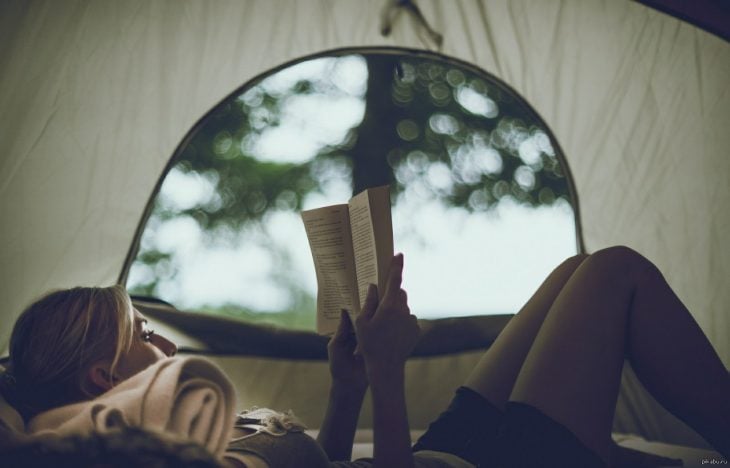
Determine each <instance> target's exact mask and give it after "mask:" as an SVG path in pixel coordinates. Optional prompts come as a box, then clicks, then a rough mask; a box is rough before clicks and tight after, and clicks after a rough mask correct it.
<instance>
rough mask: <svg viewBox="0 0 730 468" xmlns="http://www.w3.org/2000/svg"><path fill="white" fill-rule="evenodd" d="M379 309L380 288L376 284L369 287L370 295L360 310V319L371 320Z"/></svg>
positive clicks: (366, 297)
mask: <svg viewBox="0 0 730 468" xmlns="http://www.w3.org/2000/svg"><path fill="white" fill-rule="evenodd" d="M377 309H378V287H377V286H375V285H374V284H369V285H368V293H367V295H366V296H365V301H364V302H363V304H362V308H361V309H360V315H359V316H358V319H370V318H372V316H373V315H375V311H376V310H377Z"/></svg>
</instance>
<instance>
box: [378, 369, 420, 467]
mask: <svg viewBox="0 0 730 468" xmlns="http://www.w3.org/2000/svg"><path fill="white" fill-rule="evenodd" d="M370 388H371V393H372V399H373V432H374V459H375V460H374V467H377V468H411V467H413V453H412V452H411V434H410V429H409V426H408V412H407V409H406V397H405V370H404V369H403V368H402V367H400V368H396V369H388V370H375V371H373V372H371V373H370Z"/></svg>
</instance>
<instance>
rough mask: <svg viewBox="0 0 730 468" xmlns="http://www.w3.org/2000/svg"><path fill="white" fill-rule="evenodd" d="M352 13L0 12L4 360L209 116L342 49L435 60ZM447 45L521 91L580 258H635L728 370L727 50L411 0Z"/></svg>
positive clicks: (658, 34) (180, 1)
mask: <svg viewBox="0 0 730 468" xmlns="http://www.w3.org/2000/svg"><path fill="white" fill-rule="evenodd" d="M382 5H383V4H382V3H381V2H375V1H372V2H362V1H359V0H301V1H286V0H267V1H254V0H249V1H236V2H207V1H202V0H159V1H155V2H150V1H147V0H128V1H125V2H118V1H115V0H94V1H92V0H5V1H3V2H2V3H0V44H2V46H0V109H2V114H0V141H2V142H3V146H4V147H3V152H2V156H0V216H2V220H3V222H2V224H1V227H0V245H2V250H0V314H1V315H0V319H1V321H2V327H0V348H6V346H7V343H8V338H9V335H10V332H11V324H12V323H13V321H14V319H15V317H16V316H17V315H18V314H19V313H20V311H21V309H22V307H23V306H24V305H26V304H27V303H28V302H29V301H30V300H32V299H33V298H34V297H36V296H38V295H39V294H41V293H42V292H44V291H46V290H48V289H51V288H57V287H67V286H73V285H78V284H84V285H86V284H110V283H113V282H114V281H115V280H116V278H117V277H118V276H119V273H120V271H121V270H122V266H123V262H124V258H125V255H126V253H127V249H128V248H129V246H130V245H131V243H132V238H133V235H134V232H135V229H136V227H137V224H138V222H139V220H140V216H141V214H142V212H143V210H144V207H145V204H146V202H147V200H148V198H149V197H150V195H151V191H152V190H153V188H154V186H155V183H156V181H157V180H158V177H159V176H160V173H161V171H162V169H163V167H164V166H165V164H166V162H167V161H168V159H169V158H170V156H171V155H172V154H173V152H174V150H175V148H176V146H177V145H178V143H179V142H180V141H181V139H182V138H183V137H184V136H185V134H186V133H187V132H188V130H189V129H190V128H191V127H192V126H193V125H194V123H195V122H196V121H197V120H198V119H199V118H200V117H201V116H203V115H204V114H205V113H206V112H207V111H208V110H209V109H210V108H211V107H212V106H214V105H215V104H216V103H217V102H219V100H221V99H222V98H223V97H225V96H226V95H227V94H228V93H230V92H231V91H232V90H234V89H235V88H237V87H238V86H239V85H241V84H242V83H244V82H246V81H247V80H249V79H251V78H253V77H255V76H257V75H258V74H260V73H262V72H265V71H266V70H268V69H270V68H271V67H274V66H277V65H280V64H282V63H285V62H287V61H290V60H293V59H297V58H300V57H302V56H306V55H309V54H315V53H320V52H322V51H326V50H329V49H334V48H339V47H356V46H400V47H410V48H424V47H430V46H431V45H430V44H429V43H428V41H425V42H424V39H423V37H422V36H423V35H422V32H421V29H419V28H418V27H417V24H416V23H415V22H414V21H413V20H412V18H411V17H409V16H408V15H400V16H399V17H398V19H397V22H396V23H395V24H394V27H393V31H392V33H391V35H390V36H388V37H383V36H381V35H380V33H379V29H380V24H379V23H380V13H381V8H382ZM418 5H419V7H420V9H421V11H422V12H423V15H424V17H425V18H427V19H428V21H429V23H430V24H431V25H432V26H433V28H434V29H435V30H436V31H438V32H440V33H441V34H443V48H442V52H443V53H444V54H445V55H448V56H452V57H456V58H458V59H461V60H465V61H468V62H470V63H473V64H475V65H476V66H478V67H481V68H482V69H484V70H486V71H489V72H490V73H492V74H494V75H496V76H497V77H499V78H501V79H502V80H504V81H505V82H507V83H508V84H510V85H511V86H512V87H514V89H516V90H517V91H518V92H519V93H521V94H522V96H523V97H525V98H526V99H527V101H528V102H530V103H531V104H532V105H533V107H534V108H535V109H536V110H537V111H538V112H539V113H540V115H541V116H542V117H543V119H544V120H545V121H546V122H547V124H548V125H549V126H550V127H551V129H552V130H553V132H554V135H555V136H556V138H557V140H558V142H559V143H560V145H561V147H562V149H563V150H564V152H565V155H566V157H567V161H568V163H569V165H570V168H571V170H572V173H573V176H574V178H575V183H576V187H577V191H578V196H579V200H580V211H581V215H582V226H583V229H584V232H583V234H584V240H585V244H586V247H587V249H588V251H589V252H591V251H595V250H597V249H599V248H602V247H604V246H608V245H613V244H626V245H630V246H632V247H634V248H635V249H637V250H638V251H639V252H641V253H643V254H645V255H646V256H647V257H649V258H650V259H651V260H653V261H654V262H655V263H656V264H657V265H658V266H659V267H660V268H661V269H662V270H663V271H664V272H665V274H666V276H667V279H668V280H669V282H670V284H671V285H672V286H673V287H674V288H675V289H676V291H677V293H678V295H679V297H680V298H681V299H682V300H683V301H684V302H685V303H686V304H687V305H688V307H689V308H690V310H692V311H693V313H694V315H695V317H696V319H697V321H698V322H699V324H700V325H701V326H702V328H703V329H704V330H705V332H706V333H707V334H708V335H709V337H710V340H711V341H712V343H713V345H714V346H715V348H716V349H717V350H718V352H719V354H720V355H721V357H722V358H723V360H724V362H725V364H726V365H728V364H730V333H729V332H730V318H728V313H727V311H728V309H729V308H730V288H727V278H730V249H727V248H726V247H725V245H724V240H725V238H726V237H727V234H728V232H730V210H728V209H727V202H728V201H730V184H728V183H727V182H728V175H729V174H730V158H728V157H727V148H729V147H730V132H728V131H727V125H728V117H729V114H730V92H728V88H729V87H730V80H728V77H729V76H730V45H729V44H728V43H727V42H724V41H723V40H722V39H720V38H719V37H717V36H714V35H712V34H710V33H708V32H705V31H703V30H701V29H698V28H697V27H695V26H692V25H690V24H687V23H685V22H682V21H681V20H679V19H676V18H673V17H671V16H668V15H665V14H663V13H661V12H658V11H656V10H653V9H651V8H648V7H646V6H644V5H641V4H638V3H635V2H631V1H617V0H565V1H553V2H546V1H542V0H483V1H474V0H454V1H450V2H442V1H439V0H421V1H419V2H418Z"/></svg>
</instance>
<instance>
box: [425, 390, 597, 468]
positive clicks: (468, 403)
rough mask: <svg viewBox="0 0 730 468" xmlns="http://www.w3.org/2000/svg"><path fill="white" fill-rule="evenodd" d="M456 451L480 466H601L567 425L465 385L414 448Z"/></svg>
mask: <svg viewBox="0 0 730 468" xmlns="http://www.w3.org/2000/svg"><path fill="white" fill-rule="evenodd" d="M419 450H435V451H438V452H447V453H451V454H454V455H457V456H459V457H461V458H463V459H464V460H466V461H468V462H470V463H472V464H474V465H476V466H478V467H480V468H497V467H499V468H502V467H504V468H510V467H520V468H523V467H524V468H527V467H530V468H532V467H581V468H593V467H596V468H605V466H606V465H605V463H604V462H603V461H602V460H601V458H600V457H599V456H598V455H597V454H596V453H595V452H593V451H592V450H590V449H589V448H588V447H586V446H585V445H583V444H582V443H581V442H580V441H579V440H578V439H577V438H576V437H575V435H574V434H573V433H572V432H570V431H569V430H568V429H567V428H566V427H565V426H563V425H562V424H560V423H558V422H557V421H555V420H553V419H552V418H550V417H549V416H547V415H545V414H544V413H542V412H541V411H539V410H538V409H537V408H535V407H533V406H530V405H527V404H523V403H516V402H508V403H507V405H506V408H505V411H501V410H500V409H499V408H497V407H496V406H494V405H492V404H491V403H490V402H489V401H488V400H487V399H486V398H484V397H483V396H482V395H480V394H479V393H477V392H475V391H474V390H472V389H470V388H467V387H459V389H457V390H456V395H454V399H453V400H451V404H450V405H449V407H448V408H447V409H446V411H444V412H443V413H441V415H440V416H439V417H438V418H437V419H436V420H435V421H434V422H433V423H431V425H430V426H429V427H428V430H427V431H426V433H425V434H423V436H422V437H421V438H420V439H418V442H416V444H415V445H414V446H413V451H414V452H417V451H419Z"/></svg>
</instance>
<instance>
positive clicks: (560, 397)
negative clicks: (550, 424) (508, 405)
mask: <svg viewBox="0 0 730 468" xmlns="http://www.w3.org/2000/svg"><path fill="white" fill-rule="evenodd" d="M625 355H628V358H629V359H630V361H631V363H632V366H633V367H634V369H635V371H636V374H637V376H638V377H639V379H640V380H641V381H642V383H643V384H644V385H645V386H646V387H647V389H648V390H649V391H650V392H651V393H652V395H654V397H655V398H656V399H657V400H658V401H659V402H660V403H662V404H663V405H664V406H665V407H666V408H667V409H668V410H669V411H671V412H672V413H674V414H675V415H676V416H678V417H679V418H681V419H683V420H684V421H685V422H686V423H688V424H689V425H690V426H692V427H693V428H694V429H695V430H697V431H698V432H699V433H700V434H701V435H702V436H703V437H705V439H707V441H708V442H710V444H712V445H713V446H714V447H715V448H717V449H718V450H719V451H720V452H722V453H723V454H724V455H726V456H727V455H728V449H729V448H730V398H728V395H730V378H729V377H728V373H727V370H726V369H725V366H724V365H723V364H722V362H721V361H720V359H719V357H718V356H717V354H716V353H715V351H714V350H713V348H712V346H711V345H710V343H709V342H708V341H707V338H706V337H705V335H704V334H703V333H702V331H701V329H700V328H699V326H698V325H697V323H696V322H695V321H694V319H693V318H692V316H691V315H690V314H689V312H688V311H687V309H686V308H685V307H684V305H683V304H682V303H681V301H680V300H679V299H678V298H677V296H676V295H675V294H674V292H673V291H672V290H671V288H670V287H669V286H668V285H667V283H666V282H665V281H664V278H663V277H662V275H661V273H659V271H658V270H657V269H656V267H654V265H652V264H651V263H650V262H649V261H648V260H646V259H645V258H643V257H642V256H641V255H639V254H637V253H636V252H634V251H632V250H630V249H627V248H625V247H615V248H611V249H605V250H602V251H600V252H596V253H595V254H593V255H591V256H590V257H589V258H588V259H586V260H585V261H584V262H583V263H582V264H581V265H580V266H579V267H578V269H577V270H576V271H575V273H574V274H573V275H572V276H571V277H570V279H569V280H568V282H567V283H566V284H565V287H564V288H563V289H562V291H561V292H560V294H559V295H558V297H557V298H556V299H555V301H554V303H553V305H552V307H551V308H550V311H549V313H548V315H547V317H546V318H545V320H544V322H543V324H542V327H541V328H540V331H539V333H538V334H537V337H536V338H535V341H534V343H533V346H532V348H531V349H530V351H529V353H528V355H527V358H526V359H525V362H524V364H523V367H522V370H521V371H520V374H519V376H518V377H517V380H516V382H515V385H514V389H513V391H512V394H511V396H510V400H514V401H519V402H524V403H528V404H530V405H533V406H535V407H537V408H538V409H540V410H541V411H542V412H544V413H545V414H547V415H548V416H550V417H552V418H553V419H555V420H557V421H558V422H560V423H562V424H563V425H565V426H566V427H567V428H568V429H570V430H571V431H572V432H573V433H574V434H575V435H576V436H577V437H578V438H579V439H580V440H581V441H582V442H583V443H584V444H585V445H586V446H588V447H589V448H591V449H592V450H594V451H595V452H596V453H597V454H599V456H601V457H602V458H603V459H604V460H605V461H608V460H609V453H610V441H611V439H610V436H611V427H612V422H613V416H614V411H615V405H616V399H617V397H618V389H619V384H620V380H621V369H622V366H623V361H624V356H625Z"/></svg>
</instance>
